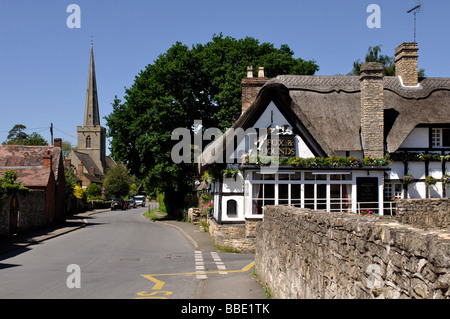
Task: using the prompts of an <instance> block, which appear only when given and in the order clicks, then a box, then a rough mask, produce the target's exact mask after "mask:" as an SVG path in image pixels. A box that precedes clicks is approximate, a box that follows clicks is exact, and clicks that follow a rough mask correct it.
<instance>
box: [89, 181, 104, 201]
mask: <svg viewBox="0 0 450 319" xmlns="http://www.w3.org/2000/svg"><path fill="white" fill-rule="evenodd" d="M86 195H87V199H88V200H93V199H100V197H101V196H102V187H101V186H100V185H99V184H96V183H90V184H89V185H88V186H87V187H86Z"/></svg>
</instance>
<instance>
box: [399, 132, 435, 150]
mask: <svg viewBox="0 0 450 319" xmlns="http://www.w3.org/2000/svg"><path fill="white" fill-rule="evenodd" d="M428 144H429V140H428V128H427V127H416V128H415V129H413V130H412V131H411V133H410V134H409V135H408V137H407V138H406V140H405V141H404V142H403V144H402V145H401V147H406V148H407V147H423V148H427V147H429V145H428Z"/></svg>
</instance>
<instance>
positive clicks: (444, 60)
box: [0, 0, 450, 145]
mask: <svg viewBox="0 0 450 319" xmlns="http://www.w3.org/2000/svg"><path fill="white" fill-rule="evenodd" d="M416 2H417V0H395V1H392V0H391V1H389V0H367V1H366V0H340V1H336V0H314V1H313V0H277V1H267V0H257V1H256V0H240V1H236V0H227V1H217V0H165V1H152V0H128V1H125V0H114V1H111V0H109V1H108V0H70V1H66V0H40V1H33V0H2V2H1V4H0V30H1V31H0V110H1V113H0V114H1V115H0V118H1V122H0V123H1V125H0V143H1V142H2V141H4V140H5V139H6V136H7V133H8V131H9V130H10V129H11V128H12V127H13V126H14V125H15V124H24V125H26V126H27V128H28V129H29V130H28V131H27V133H31V132H33V131H34V132H38V133H39V134H41V135H42V136H44V137H45V138H46V139H47V140H48V141H50V130H49V127H50V123H53V125H54V127H55V130H54V133H55V134H54V135H55V137H61V138H63V139H64V140H66V141H69V142H71V143H72V144H73V145H76V127H77V125H82V122H83V114H84V104H85V99H86V86H87V77H88V67H89V53H90V41H91V37H92V36H93V40H94V55H95V64H96V73H97V87H98V96H99V105H100V115H101V117H102V120H101V124H102V125H103V126H105V124H106V123H105V120H104V119H103V117H104V116H106V115H108V114H109V113H110V112H111V111H112V107H111V103H112V102H113V100H114V96H115V95H117V96H118V97H119V98H122V97H123V95H124V91H125V89H124V88H125V87H130V86H131V85H132V84H133V81H134V78H135V76H136V75H138V73H139V72H140V71H141V70H143V69H144V68H145V66H146V65H147V64H149V63H153V61H154V60H155V59H156V58H157V57H158V55H159V54H161V53H164V52H166V51H167V49H168V48H169V47H170V46H171V45H172V44H174V43H175V42H176V41H180V42H182V43H183V44H186V45H189V46H191V45H192V44H196V43H206V42H208V41H210V40H211V38H212V36H213V35H214V34H219V33H223V35H224V36H232V37H234V38H244V37H246V36H251V37H254V38H256V39H258V40H260V42H270V43H273V44H274V45H275V46H276V47H280V46H281V45H282V44H288V45H289V46H290V48H291V49H292V50H293V51H294V52H295V57H296V58H299V57H301V58H302V59H307V60H310V59H313V60H315V61H316V63H317V64H318V65H319V66H320V70H319V72H317V73H316V74H318V75H335V74H346V73H348V72H349V71H350V70H351V69H352V63H353V61H355V60H356V59H358V58H360V59H363V58H364V56H365V53H366V52H367V49H368V47H369V46H374V45H378V44H381V45H382V52H381V53H382V54H385V55H389V56H393V55H394V49H395V47H396V46H397V45H399V44H400V43H402V42H412V41H413V15H412V14H408V13H406V11H407V10H409V9H410V8H412V7H413V6H415V5H416ZM422 3H423V12H421V13H419V14H418V15H417V42H418V43H419V67H420V68H424V69H425V74H426V76H428V77H450V54H449V52H450V41H449V39H450V22H449V21H450V1H448V0H423V1H422ZM70 4H77V5H78V6H79V7H80V9H81V15H80V17H81V27H80V28H68V26H67V24H66V20H67V18H68V17H69V15H70V14H71V12H66V11H67V7H68V6H69V5H70ZM370 4H377V5H378V6H379V7H380V18H381V27H380V28H372V29H371V28H369V27H368V26H367V24H366V20H367V18H368V17H369V16H370V15H371V13H370V12H369V13H368V12H366V9H367V7H368V6H369V5H370ZM124 124H126V123H124Z"/></svg>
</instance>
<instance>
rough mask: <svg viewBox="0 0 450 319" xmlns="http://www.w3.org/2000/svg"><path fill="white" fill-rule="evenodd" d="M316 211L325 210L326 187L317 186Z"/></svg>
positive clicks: (322, 185) (323, 185)
mask: <svg viewBox="0 0 450 319" xmlns="http://www.w3.org/2000/svg"><path fill="white" fill-rule="evenodd" d="M317 209H327V185H325V184H317Z"/></svg>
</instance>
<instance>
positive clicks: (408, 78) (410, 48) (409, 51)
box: [395, 42, 419, 86]
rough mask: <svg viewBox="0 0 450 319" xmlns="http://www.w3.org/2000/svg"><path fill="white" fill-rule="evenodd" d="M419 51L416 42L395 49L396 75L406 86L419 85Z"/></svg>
mask: <svg viewBox="0 0 450 319" xmlns="http://www.w3.org/2000/svg"><path fill="white" fill-rule="evenodd" d="M418 50H419V48H418V46H417V43H415V42H404V43H402V44H400V45H399V46H398V47H396V48H395V75H396V76H399V77H400V78H401V79H402V83H403V85H404V86H417V85H418V83H419V75H418V70H417V58H418V57H419V56H418V54H417V51H418Z"/></svg>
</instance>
